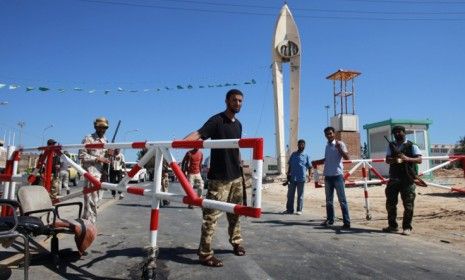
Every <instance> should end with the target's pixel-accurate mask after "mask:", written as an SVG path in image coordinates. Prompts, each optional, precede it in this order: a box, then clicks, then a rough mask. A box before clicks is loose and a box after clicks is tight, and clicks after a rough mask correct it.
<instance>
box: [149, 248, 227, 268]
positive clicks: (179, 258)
mask: <svg viewBox="0 0 465 280" xmlns="http://www.w3.org/2000/svg"><path fill="white" fill-rule="evenodd" d="M232 253H233V251H232V248H231V250H215V256H218V255H222V254H232ZM158 259H159V260H164V261H172V262H177V263H180V264H188V265H198V264H199V260H198V256H197V249H189V248H184V247H176V248H171V247H163V248H160V251H159V255H158Z"/></svg>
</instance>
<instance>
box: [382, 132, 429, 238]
mask: <svg viewBox="0 0 465 280" xmlns="http://www.w3.org/2000/svg"><path fill="white" fill-rule="evenodd" d="M392 134H393V135H394V138H395V140H396V141H395V142H394V143H391V145H393V147H388V149H387V152H386V163H388V164H389V182H388V184H387V186H386V190H385V193H386V210H387V213H388V223H389V226H388V227H386V228H383V231H384V232H397V231H398V230H399V229H398V225H397V221H396V218H397V202H398V196H399V193H400V197H401V198H402V202H403V204H404V218H403V221H402V229H403V232H402V234H403V235H410V234H411V231H412V218H413V208H414V201H415V184H414V179H415V178H414V177H415V174H414V172H415V171H414V170H415V165H416V164H420V163H421V161H422V160H421V152H420V149H419V148H418V146H417V145H415V144H413V143H412V142H410V141H408V140H406V138H405V128H404V127H403V126H394V127H393V128H392ZM391 145H390V146H391ZM393 148H395V149H396V151H393Z"/></svg>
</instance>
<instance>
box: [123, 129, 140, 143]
mask: <svg viewBox="0 0 465 280" xmlns="http://www.w3.org/2000/svg"><path fill="white" fill-rule="evenodd" d="M131 132H140V131H139V129H133V130H128V131H126V132H125V133H124V141H125V142H126V137H127V135H128V134H129V133H131Z"/></svg>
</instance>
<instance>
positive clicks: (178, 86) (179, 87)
mask: <svg viewBox="0 0 465 280" xmlns="http://www.w3.org/2000/svg"><path fill="white" fill-rule="evenodd" d="M176 88H177V89H184V88H183V87H182V86H180V85H177V86H176Z"/></svg>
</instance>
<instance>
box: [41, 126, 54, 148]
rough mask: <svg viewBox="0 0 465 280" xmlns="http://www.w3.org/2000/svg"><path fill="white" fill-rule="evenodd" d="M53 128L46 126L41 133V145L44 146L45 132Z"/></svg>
mask: <svg viewBox="0 0 465 280" xmlns="http://www.w3.org/2000/svg"><path fill="white" fill-rule="evenodd" d="M52 127H53V124H51V125H49V126H46V127H45V128H44V130H43V132H42V143H43V144H44V145H45V131H46V130H47V129H49V128H52Z"/></svg>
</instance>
